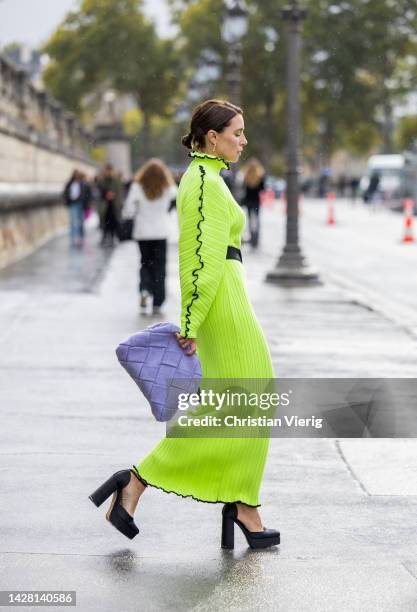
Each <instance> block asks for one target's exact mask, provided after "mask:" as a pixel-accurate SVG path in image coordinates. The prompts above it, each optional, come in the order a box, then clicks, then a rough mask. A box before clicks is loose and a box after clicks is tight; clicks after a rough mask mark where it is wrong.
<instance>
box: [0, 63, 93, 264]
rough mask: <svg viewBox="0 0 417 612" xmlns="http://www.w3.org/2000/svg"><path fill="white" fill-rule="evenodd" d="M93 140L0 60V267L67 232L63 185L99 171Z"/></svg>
mask: <svg viewBox="0 0 417 612" xmlns="http://www.w3.org/2000/svg"><path fill="white" fill-rule="evenodd" d="M91 141H92V139H91V135H90V134H89V133H88V132H87V131H86V130H85V128H84V127H83V126H81V125H80V124H79V123H78V122H77V121H76V119H75V117H74V115H73V114H71V113H68V112H66V111H65V110H64V109H63V108H62V106H61V105H60V104H58V103H57V102H56V101H55V100H53V99H52V98H50V96H48V95H47V94H46V93H45V92H43V91H39V90H38V89H36V88H35V87H34V85H33V84H32V83H31V81H30V79H29V78H28V76H27V74H26V72H25V71H24V70H23V69H21V68H19V67H16V66H15V65H14V64H13V63H12V62H10V60H8V59H6V58H5V57H3V56H1V55H0V267H3V266H5V265H7V264H8V263H11V262H13V261H15V260H17V259H19V258H21V257H23V256H24V255H26V254H27V253H29V252H31V251H32V250H33V249H35V248H36V247H37V246H39V245H40V244H42V243H43V242H45V241H46V240H48V239H49V238H51V237H53V236H55V235H57V234H58V233H60V232H63V231H65V228H66V227H67V224H68V213H67V210H66V207H65V206H64V205H63V203H62V197H61V194H62V191H63V187H64V184H65V182H66V181H67V180H68V178H69V176H70V174H71V173H72V171H73V170H74V168H78V169H80V170H82V171H83V172H85V173H86V174H87V176H93V175H94V174H95V173H96V172H97V167H96V164H95V163H94V161H93V160H92V159H91V158H90V156H89V153H88V151H89V146H90V143H91Z"/></svg>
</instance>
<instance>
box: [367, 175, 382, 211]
mask: <svg viewBox="0 0 417 612" xmlns="http://www.w3.org/2000/svg"><path fill="white" fill-rule="evenodd" d="M380 182H381V178H380V175H379V172H377V171H375V172H373V173H372V175H371V178H370V180H369V185H368V188H367V189H366V191H365V193H364V196H363V199H364V201H365V202H366V203H367V204H372V207H373V209H375V206H376V204H377V202H378V200H379V197H380V190H379V189H380Z"/></svg>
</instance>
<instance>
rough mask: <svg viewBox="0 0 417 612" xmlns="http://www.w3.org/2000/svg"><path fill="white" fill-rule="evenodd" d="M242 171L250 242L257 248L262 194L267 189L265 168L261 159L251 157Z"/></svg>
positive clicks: (244, 203) (242, 202)
mask: <svg viewBox="0 0 417 612" xmlns="http://www.w3.org/2000/svg"><path fill="white" fill-rule="evenodd" d="M242 172H243V189H244V193H243V198H242V201H241V205H242V206H245V207H246V209H247V211H248V222H249V232H250V244H251V246H252V247H253V248H256V247H257V246H258V243H259V207H260V194H261V192H262V191H264V190H265V169H264V167H263V165H262V164H261V162H260V161H259V159H256V157H251V158H250V159H249V160H248V161H247V163H246V165H245V166H244V167H243V169H242Z"/></svg>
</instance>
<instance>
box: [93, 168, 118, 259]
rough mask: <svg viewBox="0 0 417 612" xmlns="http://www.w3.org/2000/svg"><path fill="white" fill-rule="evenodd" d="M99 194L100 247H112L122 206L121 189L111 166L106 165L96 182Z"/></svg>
mask: <svg viewBox="0 0 417 612" xmlns="http://www.w3.org/2000/svg"><path fill="white" fill-rule="evenodd" d="M97 185H98V188H99V190H100V194H101V205H100V226H101V229H102V238H101V245H102V246H104V247H112V246H114V239H115V237H116V236H117V230H118V227H119V221H120V213H121V208H122V204H123V197H122V195H123V187H122V183H121V181H120V180H119V178H118V176H117V174H116V172H115V170H114V168H113V166H112V165H111V164H106V165H105V167H104V170H103V172H102V174H101V176H100V177H99V178H98V181H97Z"/></svg>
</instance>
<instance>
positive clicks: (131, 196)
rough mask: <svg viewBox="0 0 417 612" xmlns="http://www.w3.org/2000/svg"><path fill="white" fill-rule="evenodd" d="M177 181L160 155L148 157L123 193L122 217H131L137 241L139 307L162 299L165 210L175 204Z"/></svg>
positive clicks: (167, 223) (166, 230)
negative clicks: (139, 254) (139, 257)
mask: <svg viewBox="0 0 417 612" xmlns="http://www.w3.org/2000/svg"><path fill="white" fill-rule="evenodd" d="M177 190H178V188H177V185H176V183H175V181H174V178H173V176H172V173H171V171H170V170H169V168H168V167H167V166H166V165H165V164H164V162H163V161H162V160H160V159H156V158H152V159H150V160H149V161H147V162H146V163H145V164H144V165H143V166H142V167H141V168H139V170H138V172H137V173H136V175H135V177H134V179H133V181H132V184H131V186H130V189H129V192H128V194H127V197H126V200H125V203H124V206H123V210H122V218H123V219H133V229H132V238H133V240H136V241H137V242H138V245H139V250H140V253H141V265H140V272H139V292H140V307H141V308H142V309H146V307H147V304H148V298H149V297H150V296H152V297H153V304H152V306H153V313H154V314H157V313H159V312H160V310H161V306H162V304H163V302H164V301H165V275H166V253H167V239H168V236H169V229H170V219H169V214H170V211H171V210H172V208H174V207H175V197H176V194H177Z"/></svg>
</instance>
